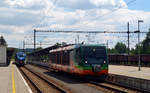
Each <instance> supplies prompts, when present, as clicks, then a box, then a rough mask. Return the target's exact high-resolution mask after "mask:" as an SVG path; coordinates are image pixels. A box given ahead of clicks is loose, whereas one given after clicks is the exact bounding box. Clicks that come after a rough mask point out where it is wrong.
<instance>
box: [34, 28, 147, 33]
mask: <svg viewBox="0 0 150 93" xmlns="http://www.w3.org/2000/svg"><path fill="white" fill-rule="evenodd" d="M34 31H36V32H52V33H128V32H127V31H73V30H72V31H71V30H70V31H61V30H36V29H34ZM130 33H136V32H130ZM140 33H147V32H140Z"/></svg>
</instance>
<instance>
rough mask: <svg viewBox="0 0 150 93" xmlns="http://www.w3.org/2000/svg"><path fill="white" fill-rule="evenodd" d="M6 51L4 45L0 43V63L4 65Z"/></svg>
mask: <svg viewBox="0 0 150 93" xmlns="http://www.w3.org/2000/svg"><path fill="white" fill-rule="evenodd" d="M6 53H7V50H6V46H2V45H0V65H1V64H3V65H5V64H6V63H7V60H6Z"/></svg>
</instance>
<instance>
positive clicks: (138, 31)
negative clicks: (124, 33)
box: [135, 20, 144, 71]
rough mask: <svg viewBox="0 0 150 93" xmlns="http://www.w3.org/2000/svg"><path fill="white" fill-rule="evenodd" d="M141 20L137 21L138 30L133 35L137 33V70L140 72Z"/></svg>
mask: <svg viewBox="0 0 150 93" xmlns="http://www.w3.org/2000/svg"><path fill="white" fill-rule="evenodd" d="M143 22H144V21H143V20H138V30H137V31H135V33H138V44H139V45H138V59H139V61H138V68H139V69H138V70H139V71H141V60H140V23H143Z"/></svg>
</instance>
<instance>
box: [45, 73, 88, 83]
mask: <svg viewBox="0 0 150 93" xmlns="http://www.w3.org/2000/svg"><path fill="white" fill-rule="evenodd" d="M44 74H46V75H48V76H50V77H53V78H56V79H58V80H61V81H63V82H66V83H71V84H81V83H88V82H89V80H88V79H86V78H85V77H81V76H77V75H73V74H68V73H65V72H54V71H49V72H44Z"/></svg>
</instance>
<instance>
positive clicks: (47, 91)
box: [21, 67, 61, 93]
mask: <svg viewBox="0 0 150 93" xmlns="http://www.w3.org/2000/svg"><path fill="white" fill-rule="evenodd" d="M21 69H22V70H23V71H24V73H26V74H27V75H28V76H29V78H30V79H31V80H32V81H33V82H34V83H35V84H36V85H37V86H38V87H39V88H40V89H41V90H42V92H43V93H61V92H60V91H58V90H56V89H55V88H53V87H52V86H51V85H49V84H47V83H46V82H44V81H43V80H41V79H40V78H39V77H37V76H35V75H34V74H33V73H31V72H30V71H28V70H27V69H25V68H23V67H22V68H21Z"/></svg>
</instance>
